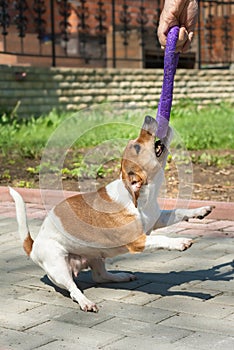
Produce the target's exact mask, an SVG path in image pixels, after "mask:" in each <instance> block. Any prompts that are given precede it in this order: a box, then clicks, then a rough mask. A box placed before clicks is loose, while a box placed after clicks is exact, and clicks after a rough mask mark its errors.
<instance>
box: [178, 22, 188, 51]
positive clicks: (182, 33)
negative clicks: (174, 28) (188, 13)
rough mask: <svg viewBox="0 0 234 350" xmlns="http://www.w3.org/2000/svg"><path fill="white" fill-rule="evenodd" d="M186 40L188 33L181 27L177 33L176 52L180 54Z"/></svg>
mask: <svg viewBox="0 0 234 350" xmlns="http://www.w3.org/2000/svg"><path fill="white" fill-rule="evenodd" d="M187 40H188V32H187V30H186V29H185V27H181V28H180V31H179V37H178V40H177V43H176V52H181V51H182V50H183V47H184V45H185V44H186V42H187Z"/></svg>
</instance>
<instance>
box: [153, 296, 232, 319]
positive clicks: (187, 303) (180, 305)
mask: <svg viewBox="0 0 234 350" xmlns="http://www.w3.org/2000/svg"><path fill="white" fill-rule="evenodd" d="M147 307H153V308H160V309H165V310H172V311H174V312H181V313H188V314H192V315H194V314H195V315H200V316H205V317H206V316H207V315H209V317H213V318H224V317H226V316H228V315H230V314H232V313H234V307H231V306H230V305H226V306H225V305H223V304H220V305H217V304H214V303H213V304H212V303H210V302H209V301H204V300H203V301H202V300H201V299H200V300H199V299H193V298H190V299H189V300H188V299H186V298H184V297H183V296H170V297H163V298H160V299H158V300H156V301H153V302H152V303H149V304H147Z"/></svg>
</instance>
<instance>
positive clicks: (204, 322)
mask: <svg viewBox="0 0 234 350" xmlns="http://www.w3.org/2000/svg"><path fill="white" fill-rule="evenodd" d="M160 325H162V326H166V327H176V328H178V329H179V330H181V328H182V329H187V330H193V331H204V330H206V332H208V333H215V334H222V335H228V336H234V329H233V326H232V325H233V324H232V322H230V321H226V320H222V319H217V318H211V317H204V316H197V315H187V314H179V315H177V316H173V317H171V318H168V319H166V320H164V321H162V322H161V323H160Z"/></svg>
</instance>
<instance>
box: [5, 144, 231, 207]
mask: <svg viewBox="0 0 234 350" xmlns="http://www.w3.org/2000/svg"><path fill="white" fill-rule="evenodd" d="M203 152H204V151H203ZM207 152H209V151H207ZM191 154H192V155H193V157H194V156H195V158H199V155H200V154H201V151H196V152H194V151H193V152H191ZM216 154H217V151H216ZM224 154H227V155H228V156H229V155H231V156H232V157H234V151H233V150H230V151H229V150H225V151H220V156H222V157H223V155H224ZM73 161H74V158H73ZM66 162H67V164H66V167H67V168H69V166H70V167H72V164H70V163H72V157H71V159H68V160H67V161H66ZM39 164H40V160H35V159H27V158H26V159H25V158H19V157H17V156H16V155H15V156H14V155H9V156H5V157H2V156H0V186H7V185H10V186H15V187H32V188H39V175H38V173H35V174H33V173H32V171H31V172H30V171H29V170H28V168H31V169H36V168H37V167H38V166H39ZM109 168H111V169H112V171H111V172H110V173H109V172H108V171H107V170H108V169H109ZM104 170H106V172H104V176H99V177H97V178H95V179H93V182H95V184H97V186H101V185H105V184H107V183H108V182H110V181H112V180H113V179H116V178H118V176H119V162H109V163H107V164H105V165H104ZM192 178H193V181H192V184H191V186H192V188H193V191H192V196H191V198H192V199H198V200H211V201H225V202H231V201H232V202H234V171H233V165H231V164H230V163H229V164H228V165H219V166H218V165H214V164H209V162H208V163H206V162H202V163H199V162H198V161H197V162H195V163H193V164H192ZM165 179H166V185H165V186H166V196H167V197H170V198H175V197H177V196H178V191H179V184H180V179H179V175H178V167H177V166H176V164H174V163H173V162H170V163H169V164H168V166H167V167H166V171H165ZM81 182H82V180H79V181H78V179H76V178H75V177H72V176H71V175H70V174H68V175H63V188H64V189H65V190H72V191H78V190H80V189H82V190H84V185H82V183H81ZM189 186H190V185H189ZM191 186H190V187H191Z"/></svg>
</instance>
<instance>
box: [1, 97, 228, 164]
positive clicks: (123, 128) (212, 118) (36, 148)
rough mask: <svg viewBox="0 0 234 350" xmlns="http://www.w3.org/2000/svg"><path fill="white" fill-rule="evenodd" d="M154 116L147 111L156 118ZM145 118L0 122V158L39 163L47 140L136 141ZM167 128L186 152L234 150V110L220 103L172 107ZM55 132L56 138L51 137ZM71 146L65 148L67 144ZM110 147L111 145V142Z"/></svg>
mask: <svg viewBox="0 0 234 350" xmlns="http://www.w3.org/2000/svg"><path fill="white" fill-rule="evenodd" d="M155 114H156V112H155V111H153V112H152V111H151V115H152V116H155ZM144 115H145V113H143V112H142V111H139V110H138V111H136V110H134V109H131V110H128V111H124V112H123V111H121V110H120V109H118V108H116V106H115V105H114V107H112V106H111V105H99V106H98V107H97V108H94V109H91V110H85V111H82V112H79V113H77V115H75V116H76V117H75V118H74V117H72V118H71V116H72V114H71V113H62V114H61V113H60V114H59V113H57V112H56V111H52V112H51V113H49V114H48V115H46V116H41V117H40V118H37V119H35V118H31V119H29V120H22V119H19V118H17V115H16V114H15V112H14V113H12V114H11V115H5V114H3V115H1V116H0V152H1V153H2V155H3V156H4V155H7V154H8V153H11V152H14V153H17V154H19V155H20V156H22V157H31V158H39V157H40V156H41V154H42V151H43V148H44V147H45V146H46V144H47V141H48V139H49V138H50V137H51V135H57V136H56V142H58V143H59V142H61V143H63V141H61V140H62V138H64V139H65V141H64V143H63V145H66V146H67V145H69V146H70V147H75V148H81V147H82V148H84V147H92V146H94V145H97V144H100V143H102V142H104V141H106V140H118V139H126V140H127V139H131V138H134V137H136V136H137V133H138V131H139V126H140V125H141V124H142V121H143V117H144ZM171 124H172V126H173V127H174V128H175V130H176V133H177V134H179V136H180V138H181V140H182V142H183V144H184V146H185V147H186V148H187V149H188V150H210V149H214V150H215V149H232V150H233V149H234V106H233V105H230V104H227V103H223V104H221V105H219V106H207V107H204V108H201V109H199V107H198V106H197V105H196V104H194V103H193V102H192V101H181V102H180V103H178V104H177V105H175V106H173V108H172V113H171ZM54 132H55V134H53V133H54ZM69 139H70V140H72V142H71V144H69V142H70V140H69ZM113 142H114V141H113Z"/></svg>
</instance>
